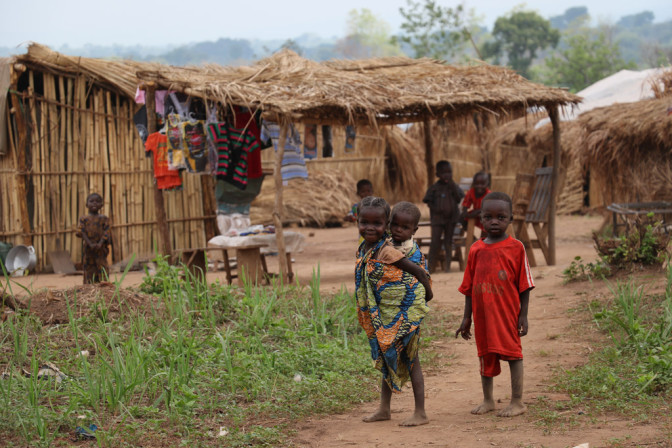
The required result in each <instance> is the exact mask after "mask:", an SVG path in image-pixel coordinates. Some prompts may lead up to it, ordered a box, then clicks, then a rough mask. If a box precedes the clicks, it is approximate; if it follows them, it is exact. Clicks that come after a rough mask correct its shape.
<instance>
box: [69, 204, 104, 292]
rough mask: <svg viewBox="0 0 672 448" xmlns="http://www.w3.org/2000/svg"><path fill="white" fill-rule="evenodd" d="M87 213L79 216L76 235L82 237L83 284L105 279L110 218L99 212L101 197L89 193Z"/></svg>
mask: <svg viewBox="0 0 672 448" xmlns="http://www.w3.org/2000/svg"><path fill="white" fill-rule="evenodd" d="M86 208H87V209H88V210H89V214H88V215H84V216H82V217H80V218H79V225H78V226H77V233H76V235H77V236H78V237H80V238H82V269H83V270H84V284H89V283H99V282H101V281H103V280H107V273H108V266H107V255H108V254H109V252H110V250H109V245H110V218H108V217H107V216H105V215H102V214H100V213H99V212H100V209H101V208H103V197H102V196H101V195H99V194H98V193H91V194H90V195H89V196H88V197H87V198H86Z"/></svg>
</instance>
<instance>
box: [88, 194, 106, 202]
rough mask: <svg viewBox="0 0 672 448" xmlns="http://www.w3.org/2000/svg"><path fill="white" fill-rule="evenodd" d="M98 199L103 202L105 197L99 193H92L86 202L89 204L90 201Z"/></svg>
mask: <svg viewBox="0 0 672 448" xmlns="http://www.w3.org/2000/svg"><path fill="white" fill-rule="evenodd" d="M94 197H98V199H100V200H101V201H102V200H103V197H102V196H101V195H100V194H99V193H91V194H89V195H88V196H87V197H86V202H89V199H91V198H94Z"/></svg>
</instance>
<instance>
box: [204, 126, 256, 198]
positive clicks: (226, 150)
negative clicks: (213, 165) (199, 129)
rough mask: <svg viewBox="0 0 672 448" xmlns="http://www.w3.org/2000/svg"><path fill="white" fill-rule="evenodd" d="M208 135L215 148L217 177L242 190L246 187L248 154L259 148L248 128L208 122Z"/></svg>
mask: <svg viewBox="0 0 672 448" xmlns="http://www.w3.org/2000/svg"><path fill="white" fill-rule="evenodd" d="M208 137H209V138H211V139H212V141H213V142H214V144H215V147H216V148H217V171H216V175H217V179H219V180H223V181H226V182H228V183H230V184H231V185H233V186H235V187H237V188H239V189H241V190H244V189H245V188H246V187H247V177H248V174H247V172H248V171H247V170H248V166H247V160H248V155H249V154H250V153H252V152H254V151H255V150H257V151H258V150H259V144H258V143H257V140H256V139H255V137H254V135H252V133H251V132H250V130H249V129H238V128H234V127H231V126H229V125H228V123H210V124H208Z"/></svg>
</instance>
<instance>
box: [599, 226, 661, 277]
mask: <svg viewBox="0 0 672 448" xmlns="http://www.w3.org/2000/svg"><path fill="white" fill-rule="evenodd" d="M593 240H594V241H595V248H596V250H597V253H598V255H599V256H600V257H601V258H602V260H604V262H606V263H607V264H608V265H609V266H611V267H615V268H617V269H623V268H627V267H629V266H632V265H633V264H638V265H653V264H662V263H663V262H664V261H665V260H666V259H668V258H669V255H670V250H669V245H670V235H669V234H667V233H666V232H665V229H664V227H663V225H662V222H660V221H658V222H654V221H653V214H648V215H647V216H646V217H645V218H643V219H640V218H637V219H636V220H635V221H634V223H633V224H632V225H631V226H630V227H629V229H628V231H627V232H626V234H625V235H622V236H620V237H616V238H605V237H601V236H599V235H597V234H596V233H593Z"/></svg>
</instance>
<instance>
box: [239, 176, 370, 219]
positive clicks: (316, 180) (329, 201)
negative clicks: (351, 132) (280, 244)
mask: <svg viewBox="0 0 672 448" xmlns="http://www.w3.org/2000/svg"><path fill="white" fill-rule="evenodd" d="M354 185H355V180H354V179H353V178H352V176H350V175H349V174H348V173H343V172H341V171H336V170H321V171H317V172H315V173H313V174H312V175H311V176H310V178H308V179H292V180H290V181H289V182H288V184H287V186H285V187H284V193H283V211H282V218H283V219H282V222H283V224H299V225H302V226H318V227H324V226H325V225H327V224H334V223H341V222H343V218H344V217H345V215H346V214H347V213H348V211H349V210H350V207H352V204H354V203H355V202H357V201H356V196H355V195H354V188H353V186H354ZM274 204H275V190H274V188H273V183H271V182H264V183H263V185H262V187H261V193H260V194H259V196H257V197H256V199H255V200H254V201H253V202H252V206H251V207H250V220H251V221H252V223H253V224H272V223H273V220H272V218H271V215H272V213H273V206H274Z"/></svg>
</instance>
